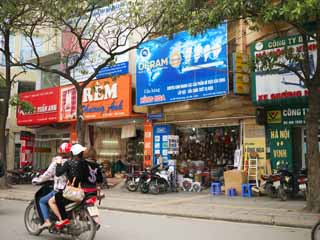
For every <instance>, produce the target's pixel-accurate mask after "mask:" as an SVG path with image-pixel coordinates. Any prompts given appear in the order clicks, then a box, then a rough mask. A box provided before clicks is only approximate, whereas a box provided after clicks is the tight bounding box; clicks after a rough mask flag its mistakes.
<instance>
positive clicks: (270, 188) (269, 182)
mask: <svg viewBox="0 0 320 240" xmlns="http://www.w3.org/2000/svg"><path fill="white" fill-rule="evenodd" d="M261 179H262V180H263V182H262V184H261V187H262V188H263V189H264V192H265V193H266V194H267V195H268V196H269V197H271V198H275V197H277V196H278V190H279V186H280V180H281V174H280V173H275V174H271V175H267V174H264V175H262V176H261Z"/></svg>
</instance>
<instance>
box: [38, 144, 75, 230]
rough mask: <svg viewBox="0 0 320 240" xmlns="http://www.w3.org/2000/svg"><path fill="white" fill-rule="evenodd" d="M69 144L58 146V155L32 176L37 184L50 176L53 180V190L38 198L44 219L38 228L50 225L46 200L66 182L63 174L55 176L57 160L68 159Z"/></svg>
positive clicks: (56, 212)
mask: <svg viewBox="0 0 320 240" xmlns="http://www.w3.org/2000/svg"><path fill="white" fill-rule="evenodd" d="M71 146H72V145H71V144H70V143H62V144H61V145H60V147H59V155H60V156H57V157H54V158H53V159H52V162H51V164H50V165H49V167H48V169H47V170H46V171H45V172H44V173H43V174H42V175H41V176H39V177H38V178H34V179H33V180H32V183H35V184H39V183H42V182H45V181H48V180H51V179H52V178H53V180H54V186H53V191H51V192H50V193H48V194H47V195H45V196H43V197H42V198H40V201H39V205H40V210H41V214H42V216H43V219H44V223H43V224H42V225H41V227H40V229H44V228H49V227H51V225H52V223H51V222H50V219H49V210H48V201H49V199H50V198H52V197H53V196H54V195H55V194H56V193H58V192H62V191H63V189H64V188H65V186H66V182H67V178H66V176H64V175H61V176H59V177H57V176H56V166H57V161H59V162H62V163H64V162H66V161H67V160H69V158H70V150H71ZM52 210H53V212H54V213H55V214H56V215H58V216H59V215H60V213H59V211H57V210H56V209H52ZM60 218H61V217H60Z"/></svg>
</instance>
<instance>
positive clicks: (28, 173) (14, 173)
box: [7, 165, 35, 184]
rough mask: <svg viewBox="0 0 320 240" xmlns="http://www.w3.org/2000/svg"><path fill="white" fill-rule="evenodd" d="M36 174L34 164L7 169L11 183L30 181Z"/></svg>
mask: <svg viewBox="0 0 320 240" xmlns="http://www.w3.org/2000/svg"><path fill="white" fill-rule="evenodd" d="M34 176H35V171H34V170H32V166H31V165H28V166H24V167H23V168H18V169H14V170H8V171H7V178H8V182H9V183H10V184H26V183H30V182H31V179H32V178H33V177H34Z"/></svg>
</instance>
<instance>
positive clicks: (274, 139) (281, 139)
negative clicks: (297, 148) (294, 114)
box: [268, 126, 292, 170]
mask: <svg viewBox="0 0 320 240" xmlns="http://www.w3.org/2000/svg"><path fill="white" fill-rule="evenodd" d="M291 134H292V133H291V128H289V127H284V126H277V127H275V126H273V127H271V128H269V129H268V135H269V136H268V139H270V143H269V145H270V155H271V166H272V169H288V170H292V140H291V139H292V138H291Z"/></svg>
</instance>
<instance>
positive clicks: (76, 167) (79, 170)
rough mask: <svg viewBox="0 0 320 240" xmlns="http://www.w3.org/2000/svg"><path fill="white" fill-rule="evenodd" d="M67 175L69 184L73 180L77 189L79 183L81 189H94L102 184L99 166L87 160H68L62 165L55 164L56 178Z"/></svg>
mask: <svg viewBox="0 0 320 240" xmlns="http://www.w3.org/2000/svg"><path fill="white" fill-rule="evenodd" d="M65 173H66V175H67V178H68V180H69V182H72V181H73V179H74V178H76V179H75V183H74V186H75V187H77V186H78V184H79V182H80V183H81V187H83V188H94V187H96V184H97V183H102V181H103V177H102V173H101V168H100V167H99V164H97V163H96V162H94V161H87V160H83V159H81V160H73V159H72V160H69V161H66V162H65V163H64V164H63V165H61V164H57V168H56V176H61V175H63V174H65Z"/></svg>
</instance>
